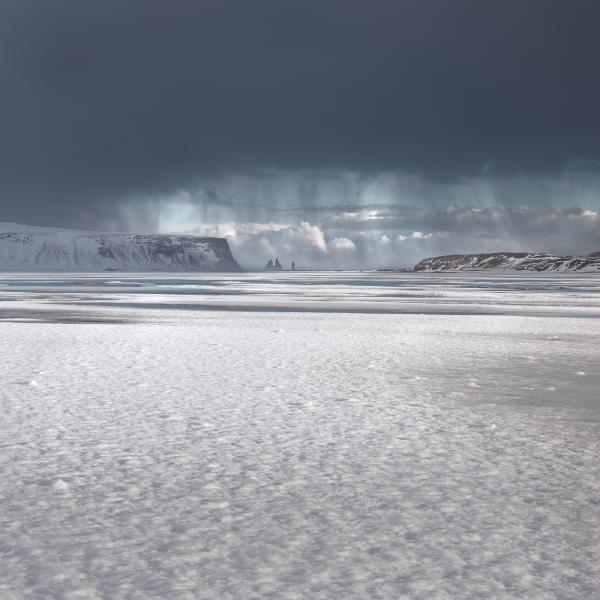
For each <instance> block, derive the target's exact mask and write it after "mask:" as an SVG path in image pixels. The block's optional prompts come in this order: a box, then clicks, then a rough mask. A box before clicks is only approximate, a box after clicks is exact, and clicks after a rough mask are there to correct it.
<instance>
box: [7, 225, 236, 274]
mask: <svg viewBox="0 0 600 600" xmlns="http://www.w3.org/2000/svg"><path fill="white" fill-rule="evenodd" d="M112 270H115V271H240V270H241V269H240V266H239V265H238V264H237V262H236V261H235V259H234V258H233V256H232V254H231V250H230V249H229V244H228V243H227V240H225V239H223V238H211V237H197V236H191V235H162V234H161V235H159V234H147V235H146V234H133V233H99V232H94V231H74V230H70V229H53V228H49V227H29V226H26V225H17V224H15V223H0V271H112Z"/></svg>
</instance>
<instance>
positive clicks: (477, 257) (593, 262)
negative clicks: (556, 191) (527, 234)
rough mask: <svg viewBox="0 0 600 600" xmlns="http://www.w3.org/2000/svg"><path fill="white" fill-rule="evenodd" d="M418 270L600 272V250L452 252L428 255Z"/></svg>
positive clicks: (418, 266) (417, 267) (416, 268)
mask: <svg viewBox="0 0 600 600" xmlns="http://www.w3.org/2000/svg"><path fill="white" fill-rule="evenodd" d="M414 270H415V271H489V270H497V271H561V272H600V252H594V253H593V254H590V255H588V256H554V255H552V254H540V253H528V252H494V253H491V254H449V255H446V256H432V257H430V258H424V259H423V260H422V261H421V262H420V263H419V264H417V265H416V266H415V268H414Z"/></svg>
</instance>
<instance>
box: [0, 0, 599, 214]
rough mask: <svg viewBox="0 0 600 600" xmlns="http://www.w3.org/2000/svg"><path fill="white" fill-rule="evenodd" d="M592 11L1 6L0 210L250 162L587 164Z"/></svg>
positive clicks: (78, 201) (471, 170)
mask: <svg viewBox="0 0 600 600" xmlns="http://www.w3.org/2000/svg"><path fill="white" fill-rule="evenodd" d="M599 17H600V4H599V3H598V2H597V0H577V1H573V0H488V1H481V0H453V1H446V0H388V1H386V0H364V1H360V2H358V1H355V0H314V1H313V0H297V1H292V0H252V1H248V0H214V1H202V0H196V1H189V2H188V1H183V0H174V1H166V0H165V1H161V2H157V1H155V0H129V1H127V2H124V1H122V0H102V1H101V0H96V1H86V0H53V1H50V2H43V1H41V0H3V2H2V3H0V81H1V84H2V93H1V94H0V202H1V206H2V218H4V219H14V220H22V221H29V222H33V221H35V222H38V223H40V224H43V223H46V222H47V223H55V224H59V223H71V224H76V223H81V222H82V220H85V218H86V216H85V215H86V211H89V212H90V214H91V215H92V217H90V218H91V219H96V220H101V219H102V218H104V217H105V218H106V219H110V218H113V217H114V209H115V206H116V204H115V203H116V202H118V201H119V200H120V199H122V198H124V197H129V196H135V195H144V194H161V193H168V192H169V191H172V190H176V189H180V188H182V187H183V188H185V187H188V188H191V187H193V186H194V185H196V182H198V181H204V180H205V179H206V178H219V177H222V176H224V175H227V174H231V173H255V172H256V171H257V170H260V169H278V170H284V171H291V172H294V171H297V170H299V169H304V170H305V169H332V170H337V171H339V172H343V171H345V170H351V171H354V172H357V173H372V172H378V171H380V170H398V171H403V172H418V173H421V174H422V175H423V177H424V178H425V179H427V180H431V181H448V180H452V179H453V178H457V177H461V176H469V175H474V174H480V173H482V170H483V172H488V173H492V174H494V175H498V174H506V173H511V174H514V173H520V172H521V173H534V174H548V173H558V172H560V171H561V170H562V169H563V168H565V167H566V166H567V165H573V164H574V163H579V164H583V163H584V162H585V161H592V162H591V163H590V164H592V163H593V161H596V160H597V159H599V158H600V119H599V118H598V110H599V109H598V107H599V106H600V78H599V77H598V69H597V62H598V56H600V36H599V35H598V32H597V26H598V22H599ZM302 185H303V186H304V189H303V191H302V195H303V197H304V198H308V199H310V197H311V185H312V184H311V181H310V178H308V179H307V180H306V181H305V182H304V183H303V184H302ZM220 200H221V199H219V198H216V199H215V202H219V201H220ZM341 201H343V202H347V203H349V204H352V203H353V201H354V200H353V198H351V197H349V198H344V199H343V200H341ZM306 204H307V205H308V206H309V207H310V200H306Z"/></svg>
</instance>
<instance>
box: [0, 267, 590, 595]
mask: <svg viewBox="0 0 600 600" xmlns="http://www.w3.org/2000/svg"><path fill="white" fill-rule="evenodd" d="M0 339H1V340H2V347H3V354H2V363H1V366H0V407H1V413H0V447H1V448H2V451H1V452H0V498H1V501H0V598H2V599H4V598H6V599H7V600H10V599H19V600H20V599H22V598H23V599H24V598H52V599H54V598H57V599H63V598H64V599H75V598H78V599H79V598H89V599H92V598H94V599H95V598H102V599H123V600H125V599H127V600H129V599H136V600H137V599H140V600H142V599H158V598H161V599H162V598H169V599H179V598H181V599H198V598H201V599H204V598H206V599H212V598H218V599H219V600H221V599H222V600H225V599H236V600H237V599H251V598H257V599H258V598H276V599H293V598H298V599H304V598H311V599H315V600H316V599H323V600H330V599H334V598H344V599H354V598H356V599H365V598H369V599H376V598H382V599H388V598H389V599H399V598H406V599H423V600H425V599H427V600H430V599H438V598H439V599H457V598H460V599H470V598H473V599H475V598H486V599H492V598H494V599H495V598H497V599H504V598H506V599H508V598H527V599H529V600H537V599H540V600H542V599H566V598H568V599H586V600H587V599H590V598H594V597H596V595H597V594H598V590H599V589H600V568H599V567H598V565H599V564H600V519H599V518H598V517H599V515H600V400H599V396H600V394H598V390H599V389H600V368H599V366H598V365H600V277H599V276H596V275H538V274H526V275H521V274H518V275H515V274H512V275H506V274H504V275H494V274H485V275H483V274H478V273H471V274H460V275H452V274H446V275H440V274H435V275H432V274H412V273H402V274H387V273H314V274H311V273H296V274H277V275H265V274H262V273H261V274H235V275H223V276H220V275H215V274H206V275H199V276H195V275H190V274H186V275H165V276H162V275H152V274H145V275H135V274H127V273H111V274H104V275H71V274H69V275H64V274H63V275H60V274H55V275H50V274H44V275H40V276H35V275H31V274H23V275H18V274H10V275H3V276H1V277H0Z"/></svg>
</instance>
